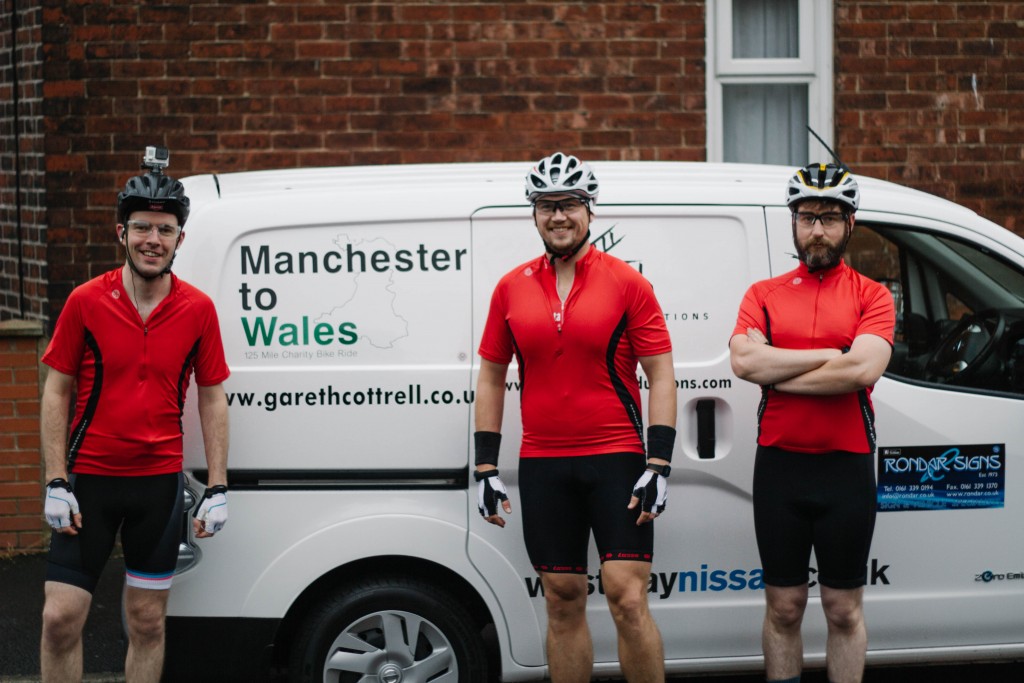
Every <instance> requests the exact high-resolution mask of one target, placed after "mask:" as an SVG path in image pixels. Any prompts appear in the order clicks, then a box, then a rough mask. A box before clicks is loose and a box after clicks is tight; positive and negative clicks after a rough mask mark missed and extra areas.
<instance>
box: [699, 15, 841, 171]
mask: <svg viewBox="0 0 1024 683" xmlns="http://www.w3.org/2000/svg"><path fill="white" fill-rule="evenodd" d="M798 12H799V19H798V21H799V25H798V29H797V30H798V31H799V34H798V35H799V38H798V40H799V56H798V57H797V58H795V59H735V58H733V56H732V0H708V4H707V8H706V24H707V29H706V30H707V40H706V45H707V57H706V58H707V64H708V67H709V68H708V75H707V79H706V80H707V120H708V126H707V135H708V137H707V158H708V161H724V158H723V156H724V153H725V152H724V150H725V144H724V134H725V124H724V121H723V120H722V117H723V104H722V88H723V86H725V85H750V84H757V85H769V84H785V85H793V84H806V85H807V100H808V101H807V123H808V124H809V125H810V126H811V128H813V129H814V130H815V132H817V133H818V135H820V136H821V137H822V139H823V140H825V142H826V143H827V144H828V145H829V146H830V147H832V148H833V149H834V148H835V145H834V144H833V141H832V137H833V136H832V133H833V128H834V107H835V105H834V100H833V76H832V63H833V48H834V46H833V32H834V28H833V9H832V2H831V1H825V0H798ZM807 143H808V144H807V150H808V155H809V156H810V157H811V158H809V159H807V160H806V162H804V163H811V162H815V161H831V160H832V157H831V156H830V155H829V153H828V152H827V151H826V150H825V148H824V147H822V146H821V145H820V144H819V143H818V141H817V140H815V139H814V136H812V135H811V134H810V133H808V134H807Z"/></svg>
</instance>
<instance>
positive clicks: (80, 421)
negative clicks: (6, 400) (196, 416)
mask: <svg viewBox="0 0 1024 683" xmlns="http://www.w3.org/2000/svg"><path fill="white" fill-rule="evenodd" d="M43 362H44V363H46V364H47V365H49V366H50V367H52V368H53V369H55V370H58V371H60V372H63V373H65V374H67V375H73V376H75V378H76V380H77V385H78V390H77V391H78V395H77V400H76V403H75V417H74V421H73V424H72V428H71V435H70V438H69V443H68V463H69V464H68V470H69V471H70V472H74V473H76V474H103V475H111V476H148V475H157V474H169V473H173V472H180V471H181V462H182V425H181V416H182V412H183V410H184V406H185V393H186V391H187V390H188V385H189V380H190V377H191V375H192V372H193V371H194V372H195V375H196V383H197V384H199V385H201V386H212V385H215V384H219V383H221V382H223V381H224V380H225V379H227V377H228V375H229V374H230V372H229V370H228V366H227V363H226V362H225V360H224V348H223V346H222V344H221V336H220V325H219V324H218V322H217V313H216V311H215V310H214V307H213V302H212V301H211V300H210V298H209V297H208V296H206V295H205V294H203V293H202V292H200V291H199V290H198V289H196V288H195V287H193V286H192V285H189V284H188V283H186V282H184V281H182V280H179V279H178V278H177V277H176V276H174V275H173V274H172V275H171V291H170V293H169V294H168V295H167V297H166V298H165V299H164V300H163V301H161V302H160V303H159V304H158V305H157V307H156V309H154V310H153V312H152V313H151V314H150V316H149V318H148V319H147V320H146V322H145V323H143V322H142V319H141V318H140V317H139V313H138V311H137V310H136V309H135V306H134V305H133V304H132V302H131V298H130V297H129V295H128V293H127V292H126V291H125V288H124V285H123V284H122V281H121V269H120V268H118V269H116V270H112V271H110V272H108V273H105V274H103V275H100V276H99V277H96V278H93V279H92V280H90V281H89V282H87V283H85V284H84V285H82V286H81V287H78V288H76V289H75V290H74V291H73V292H72V293H71V296H70V297H68V301H67V304H66V305H65V307H64V310H63V311H62V312H61V315H60V318H59V319H58V320H57V326H56V329H55V330H54V333H53V339H52V340H50V344H49V346H48V347H47V349H46V353H45V354H43Z"/></svg>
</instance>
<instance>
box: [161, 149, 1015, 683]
mask: <svg viewBox="0 0 1024 683" xmlns="http://www.w3.org/2000/svg"><path fill="white" fill-rule="evenodd" d="M593 166H594V169H595V173H596V174H597V176H598V177H599V178H600V181H601V197H600V203H599V204H598V205H597V206H596V209H595V213H596V217H595V219H594V223H593V226H592V230H593V234H592V240H593V243H594V245H595V246H596V247H597V248H599V249H602V250H605V251H608V252H610V253H611V254H613V255H615V256H618V257H620V258H622V259H624V260H625V261H627V262H629V263H631V264H632V265H633V266H634V267H635V268H637V269H638V270H640V271H642V272H643V274H644V275H645V276H646V277H647V278H648V279H649V280H650V281H651V282H652V283H653V284H654V288H655V291H656V293H657V295H658V298H659V300H660V302H661V304H662V307H663V309H664V311H665V316H666V320H667V323H668V329H669V332H670V333H671V335H672V341H673V346H674V354H675V372H676V381H677V386H678V392H679V394H678V398H679V401H678V405H679V419H678V427H679V436H678V440H679V442H678V443H677V444H676V448H675V453H676V455H675V459H674V462H673V466H674V470H673V475H672V477H671V479H670V481H669V499H668V500H669V502H668V509H667V511H666V512H665V514H663V515H662V516H661V517H660V518H659V519H658V521H657V522H656V541H655V560H654V566H653V573H652V574H651V583H650V603H651V606H652V609H653V613H654V616H655V619H656V620H657V623H658V625H659V627H660V629H661V632H662V635H663V637H664V645H665V657H666V669H667V671H668V672H669V673H670V674H671V673H695V672H725V671H744V670H746V671H750V670H755V669H757V668H759V667H760V666H761V644H760V633H761V620H762V615H763V609H764V596H763V588H764V587H763V584H762V581H761V570H760V567H759V560H758V555H757V550H756V545H755V541H754V530H753V520H752V513H751V473H752V463H753V454H754V449H755V433H756V416H755V414H756V408H757V403H758V399H759V395H760V394H759V390H758V388H757V387H755V386H753V385H751V384H749V383H746V382H743V381H740V380H739V379H737V378H736V377H735V376H734V375H733V374H732V372H731V370H730V365H729V353H728V346H727V344H728V340H729V337H730V334H731V332H732V329H733V325H734V323H735V320H736V314H737V310H738V307H739V303H740V299H741V297H742V296H743V293H744V292H745V290H746V289H747V287H748V286H749V285H750V283H751V282H753V281H755V280H759V279H762V278H767V277H769V276H772V275H776V274H779V273H782V272H785V271H787V270H789V269H791V268H793V267H794V266H795V262H794V260H793V243H792V236H791V228H790V217H789V212H788V210H787V208H786V206H785V204H784V202H783V198H784V194H785V192H784V190H785V185H786V181H787V179H788V178H789V176H790V174H791V173H792V172H793V169H790V168H782V167H760V166H744V165H713V164H682V163H656V162H650V163H645V162H638V163H632V162H597V163H594V164H593ZM527 170H528V163H513V164H447V165H423V166H398V167H387V166H381V167H368V168H339V169H314V170H293V171H269V172H252V173H236V174H227V175H218V176H213V175H207V176H197V177H192V178H188V179H186V180H185V181H184V183H185V187H186V189H187V192H188V195H189V196H190V198H191V200H192V207H193V209H192V216H191V218H190V220H189V222H188V225H187V226H186V232H187V235H188V237H187V240H186V241H185V243H184V245H183V247H182V249H181V251H180V254H179V256H178V260H177V262H176V264H175V271H176V272H177V273H178V274H179V275H180V276H181V277H183V278H185V279H186V280H188V281H190V282H192V283H193V284H195V285H196V286H198V287H200V288H201V289H203V290H204V291H206V292H207V293H209V294H210V295H211V296H212V297H213V299H214V301H215V302H216V305H217V309H218V311H219V315H220V322H221V327H222V331H223V337H224V343H225V347H226V351H227V358H228V362H229V363H230V365H231V369H232V376H231V378H230V379H229V380H228V382H227V383H226V389H227V391H228V397H229V401H230V405H231V407H230V415H231V455H230V462H229V465H230V467H229V479H230V483H231V493H230V494H229V500H230V503H231V519H230V522H229V524H228V526H227V527H226V529H225V531H224V532H223V533H221V534H218V536H217V537H216V538H215V539H212V540H204V541H200V542H196V541H195V540H194V539H193V538H192V537H191V527H190V526H188V525H185V527H184V529H183V533H185V534H186V535H187V538H186V539H185V540H184V542H183V544H182V557H181V562H180V570H181V571H180V575H179V576H178V577H177V578H176V579H175V585H174V590H173V591H172V592H171V602H170V608H169V616H170V618H169V629H170V634H171V635H170V638H169V650H168V668H169V669H171V670H172V671H173V670H174V669H175V668H176V667H177V668H180V670H182V671H185V672H190V674H191V675H193V676H194V675H195V674H196V672H197V671H199V670H202V672H204V673H207V674H209V673H212V671H211V667H213V668H216V667H217V666H224V667H226V673H225V675H226V676H227V678H225V679H223V680H240V679H243V677H244V678H245V679H246V680H248V679H253V680H256V679H259V678H260V677H261V676H266V675H267V672H268V671H269V670H270V669H271V668H272V667H274V668H276V669H277V670H279V671H286V672H288V674H289V675H290V676H291V677H292V678H293V679H295V680H314V679H315V680H331V681H347V680H362V679H360V678H359V676H360V675H371V674H372V675H376V676H378V677H379V678H374V679H373V680H381V681H399V680H426V679H427V678H429V677H417V678H410V677H411V676H413V674H412V673H411V671H412V670H413V669H418V670H420V671H422V670H424V669H427V670H430V671H432V672H434V673H436V674H437V676H438V677H437V678H436V679H434V678H430V680H444V681H461V682H463V683H476V682H478V681H485V680H498V678H499V677H500V679H501V680H505V681H530V680H540V679H543V678H544V677H545V675H546V673H547V667H546V661H545V654H544V631H545V609H544V601H543V596H542V595H541V592H540V587H539V581H538V579H537V577H536V575H535V574H534V572H533V569H532V568H531V565H530V563H529V561H528V559H527V556H526V552H525V549H524V545H523V539H522V533H521V527H520V522H521V519H520V517H519V516H518V494H517V491H518V486H517V483H518V482H517V474H516V464H517V454H518V449H519V434H520V428H519V425H520V419H519V406H518V398H517V397H518V386H517V384H516V382H517V372H516V368H515V367H512V368H510V370H509V375H508V387H507V388H508V394H509V396H508V399H509V400H507V401H506V414H505V419H504V425H505V426H504V430H503V431H504V442H503V446H502V455H501V462H500V466H501V470H502V478H503V480H504V482H505V483H506V484H507V485H508V487H509V493H510V496H511V501H512V506H513V513H512V515H511V516H510V517H508V525H507V526H506V527H505V528H504V529H500V528H498V527H496V526H493V525H490V524H487V523H486V522H484V520H483V519H482V518H481V517H480V515H479V514H478V512H477V509H476V500H475V484H472V483H471V478H470V476H469V473H470V463H471V462H472V458H473V454H472V446H471V444H472V431H473V426H472V425H473V392H474V388H475V386H476V373H477V370H478V367H479V358H478V356H477V354H476V349H477V345H478V343H479V339H480V334H481V329H482V327H483V323H484V319H485V317H486V314H487V307H488V302H489V299H490V296H491V292H492V290H493V287H494V285H495V283H496V282H497V280H498V278H499V277H500V276H501V275H503V274H504V273H505V272H507V271H508V270H510V269H511V268H512V267H513V266H515V265H517V264H519V263H522V262H524V261H526V260H527V259H529V258H531V257H533V256H535V255H536V254H538V253H539V252H540V250H541V248H542V245H541V242H540V240H539V238H538V237H537V234H536V232H535V229H534V227H533V224H532V221H531V217H530V209H529V207H528V206H527V205H526V203H525V202H524V200H523V189H522V187H523V178H524V176H525V173H526V171H527ZM859 180H860V182H861V188H862V193H863V200H862V208H861V210H860V211H859V212H858V214H857V230H856V231H855V235H854V238H853V240H852V241H851V243H850V248H849V252H848V260H849V261H850V262H851V263H852V265H853V266H854V267H855V268H857V269H858V270H860V271H861V272H864V273H865V274H867V275H869V276H871V277H873V278H875V279H877V280H879V281H882V282H884V283H886V284H887V285H888V287H889V288H890V290H891V291H892V293H893V297H894V298H895V301H896V306H897V314H898V320H897V330H896V350H895V353H894V355H893V359H892V363H891V365H890V368H889V371H888V372H887V373H886V375H885V377H884V378H882V379H881V380H880V381H879V382H878V385H877V388H876V391H875V393H874V395H873V396H874V403H875V408H876V414H877V427H878V430H877V431H878V444H879V449H878V457H877V461H878V466H877V473H878V509H879V511H880V514H879V515H878V521H877V528H876V532H875V537H874V544H873V547H872V550H871V559H870V566H869V585H868V587H867V590H866V599H865V604H866V608H865V609H866V613H867V623H868V627H869V631H870V652H869V654H868V661H869V664H880V663H901V662H918V661H928V662H935V661H940V660H967V659H970V660H976V659H997V658H1011V657H1020V656H1022V655H1024V619H1022V618H1021V615H1024V523H1022V520H1024V462H1022V461H1021V459H1020V458H1021V454H1022V452H1024V420H1022V419H1021V416H1022V413H1024V411H1022V409H1024V402H1022V399H1024V240H1022V239H1021V238H1019V237H1017V236H1015V235H1013V234H1012V233H1010V232H1008V231H1007V230H1004V229H1002V228H1000V227H999V226H997V225H995V224H993V223H991V222H989V221H986V220H984V219H982V218H980V217H978V216H977V215H975V214H974V213H972V212H971V211H968V210H966V209H964V208H962V207H959V206H956V205H954V204H952V203H949V202H947V201H944V200H942V199H938V198H936V197H933V196H930V195H926V194H922V193H920V192H915V191H912V190H908V189H905V188H901V187H898V186H896V185H892V184H888V183H884V182H879V181H874V180H871V179H869V178H863V177H862V178H859ZM638 381H639V382H641V383H643V382H644V379H643V377H638ZM185 433H186V453H185V467H186V473H187V475H188V477H189V480H190V485H191V486H192V488H193V490H194V492H199V491H201V490H202V486H203V484H204V481H205V477H206V473H205V471H204V469H203V468H204V467H205V460H204V458H203V455H202V453H203V448H202V440H201V438H200V430H199V425H198V420H197V418H196V414H195V406H194V405H190V406H189V408H188V410H187V424H186V428H185ZM1014 458H1017V460H1016V461H1015V462H1014V463H1013V464H1010V460H1013V459H1014ZM590 568H591V571H592V572H593V575H592V576H590V577H589V579H590V585H591V587H592V589H593V592H594V593H600V592H601V590H602V585H601V578H600V573H599V568H600V564H599V562H598V560H597V557H596V553H593V556H592V558H591V563H590ZM816 595H817V593H816V589H814V588H813V587H812V597H813V596H816ZM588 616H589V618H590V622H591V627H592V631H593V638H594V656H595V674H597V675H614V674H616V673H617V672H618V662H617V655H616V639H615V629H614V626H613V624H612V620H611V618H610V616H609V614H608V612H607V607H606V603H605V601H604V600H603V599H598V597H597V596H595V599H594V601H593V607H592V611H590V612H589V615H588ZM806 621H807V629H806V639H805V647H806V649H807V651H808V655H807V662H808V664H809V665H811V666H814V665H821V664H822V663H823V662H824V652H825V643H824V634H825V631H826V629H825V625H824V623H823V619H822V616H821V611H820V610H819V609H816V608H813V607H812V608H810V609H808V611H807V620H806ZM211 644H214V645H215V646H216V647H215V648H214V649H215V650H216V649H221V648H227V649H228V652H229V655H228V656H226V657H223V658H216V659H211V658H209V657H207V656H206V655H208V654H209V652H210V649H209V648H210V645H211ZM195 653H204V654H203V655H202V656H197V655H196V654H195ZM218 660H219V661H218ZM442 674H444V675H442ZM416 675H417V676H421V674H416ZM403 676H404V677H405V678H403ZM173 680H178V678H173ZM181 680H185V679H184V678H181Z"/></svg>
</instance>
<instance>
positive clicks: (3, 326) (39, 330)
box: [0, 320, 43, 337]
mask: <svg viewBox="0 0 1024 683" xmlns="http://www.w3.org/2000/svg"><path fill="white" fill-rule="evenodd" d="M41 336H43V323H42V321H41V320H0V337H41Z"/></svg>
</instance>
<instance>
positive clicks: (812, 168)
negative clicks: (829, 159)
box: [786, 164, 860, 212]
mask: <svg viewBox="0 0 1024 683" xmlns="http://www.w3.org/2000/svg"><path fill="white" fill-rule="evenodd" d="M805 199H817V200H822V199H830V200H833V201H836V202H839V203H840V204H843V205H845V206H846V207H847V208H849V210H850V211H851V212H853V211H856V210H857V207H858V206H860V188H859V187H858V186H857V181H856V180H855V179H854V177H853V176H852V175H850V172H849V171H847V170H846V169H845V168H843V167H841V166H837V165H836V164H810V165H808V166H804V167H803V168H801V169H800V170H798V171H797V172H796V173H795V174H794V175H793V177H792V178H790V179H789V185H788V186H787V187H786V204H787V205H788V206H789V207H790V208H793V205H794V204H796V203H797V202H802V201H804V200H805Z"/></svg>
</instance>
